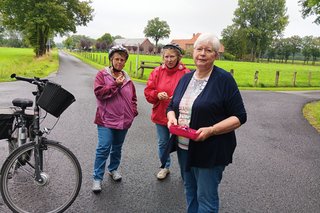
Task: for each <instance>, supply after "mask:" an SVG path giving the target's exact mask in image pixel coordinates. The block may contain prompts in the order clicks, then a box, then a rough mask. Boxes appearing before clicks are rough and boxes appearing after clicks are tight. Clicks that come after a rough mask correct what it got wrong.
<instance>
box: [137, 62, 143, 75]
mask: <svg viewBox="0 0 320 213" xmlns="http://www.w3.org/2000/svg"><path fill="white" fill-rule="evenodd" d="M143 65H144V61H141V63H140V69H141V74H140V78H142V76H143V73H144V68H143ZM137 76H138V70H137V73H136V77H137Z"/></svg>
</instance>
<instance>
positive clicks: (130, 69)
mask: <svg viewBox="0 0 320 213" xmlns="http://www.w3.org/2000/svg"><path fill="white" fill-rule="evenodd" d="M131 71H132V61H130V68H129V73H130V74H131Z"/></svg>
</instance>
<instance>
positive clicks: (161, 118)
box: [144, 44, 190, 180]
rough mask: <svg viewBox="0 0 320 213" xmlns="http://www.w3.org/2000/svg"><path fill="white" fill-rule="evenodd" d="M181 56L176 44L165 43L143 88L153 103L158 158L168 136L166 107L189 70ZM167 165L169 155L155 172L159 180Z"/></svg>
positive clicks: (168, 163)
mask: <svg viewBox="0 0 320 213" xmlns="http://www.w3.org/2000/svg"><path fill="white" fill-rule="evenodd" d="M181 58H182V50H181V48H180V47H179V46H178V45H177V44H167V45H165V46H163V48H162V59H163V62H164V63H163V64H162V65H161V66H159V67H156V68H155V69H154V70H153V71H152V72H151V74H150V76H149V79H148V82H147V86H146V88H145V89H144V95H145V97H146V99H147V101H148V102H149V103H151V104H153V107H152V114H151V120H152V122H153V123H155V124H156V129H157V136H158V154H159V158H160V157H161V156H162V155H163V152H164V151H165V147H166V144H167V142H168V140H169V136H170V133H169V129H168V127H167V123H168V120H167V116H166V109H167V107H168V105H169V103H170V99H171V97H172V95H173V91H174V89H175V88H176V86H177V84H178V81H179V80H180V78H181V77H182V76H183V75H184V74H185V73H187V72H190V70H189V69H187V68H186V67H185V65H183V64H182V63H181V61H180V60H181ZM169 167H170V157H169V158H168V160H167V162H166V164H165V167H164V168H161V170H160V171H159V173H158V174H157V178H158V179H159V180H162V179H164V178H166V177H167V175H168V174H169V173H170V171H169Z"/></svg>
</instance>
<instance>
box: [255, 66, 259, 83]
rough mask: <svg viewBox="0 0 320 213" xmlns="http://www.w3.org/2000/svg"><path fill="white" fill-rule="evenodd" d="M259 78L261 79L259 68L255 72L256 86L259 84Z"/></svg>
mask: <svg viewBox="0 0 320 213" xmlns="http://www.w3.org/2000/svg"><path fill="white" fill-rule="evenodd" d="M258 80H259V71H258V70H257V71H256V72H255V73H254V86H255V87H256V86H257V84H258Z"/></svg>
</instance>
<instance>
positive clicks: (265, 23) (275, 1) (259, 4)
mask: <svg viewBox="0 0 320 213" xmlns="http://www.w3.org/2000/svg"><path fill="white" fill-rule="evenodd" d="M285 3H286V1H285V0H239V1H238V6H239V7H238V8H237V9H236V10H235V12H234V16H235V18H234V19H233V22H234V23H235V24H236V25H237V26H239V29H242V30H244V31H245V33H246V39H247V41H248V47H250V52H251V56H252V57H251V60H252V61H254V60H255V58H256V57H258V59H259V58H260V56H261V54H263V53H264V52H265V51H266V49H267V47H268V45H269V44H271V42H272V40H273V38H275V37H276V36H278V35H279V34H281V33H282V31H283V30H284V29H285V27H286V25H287V24H288V16H287V15H286V7H285Z"/></svg>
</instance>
